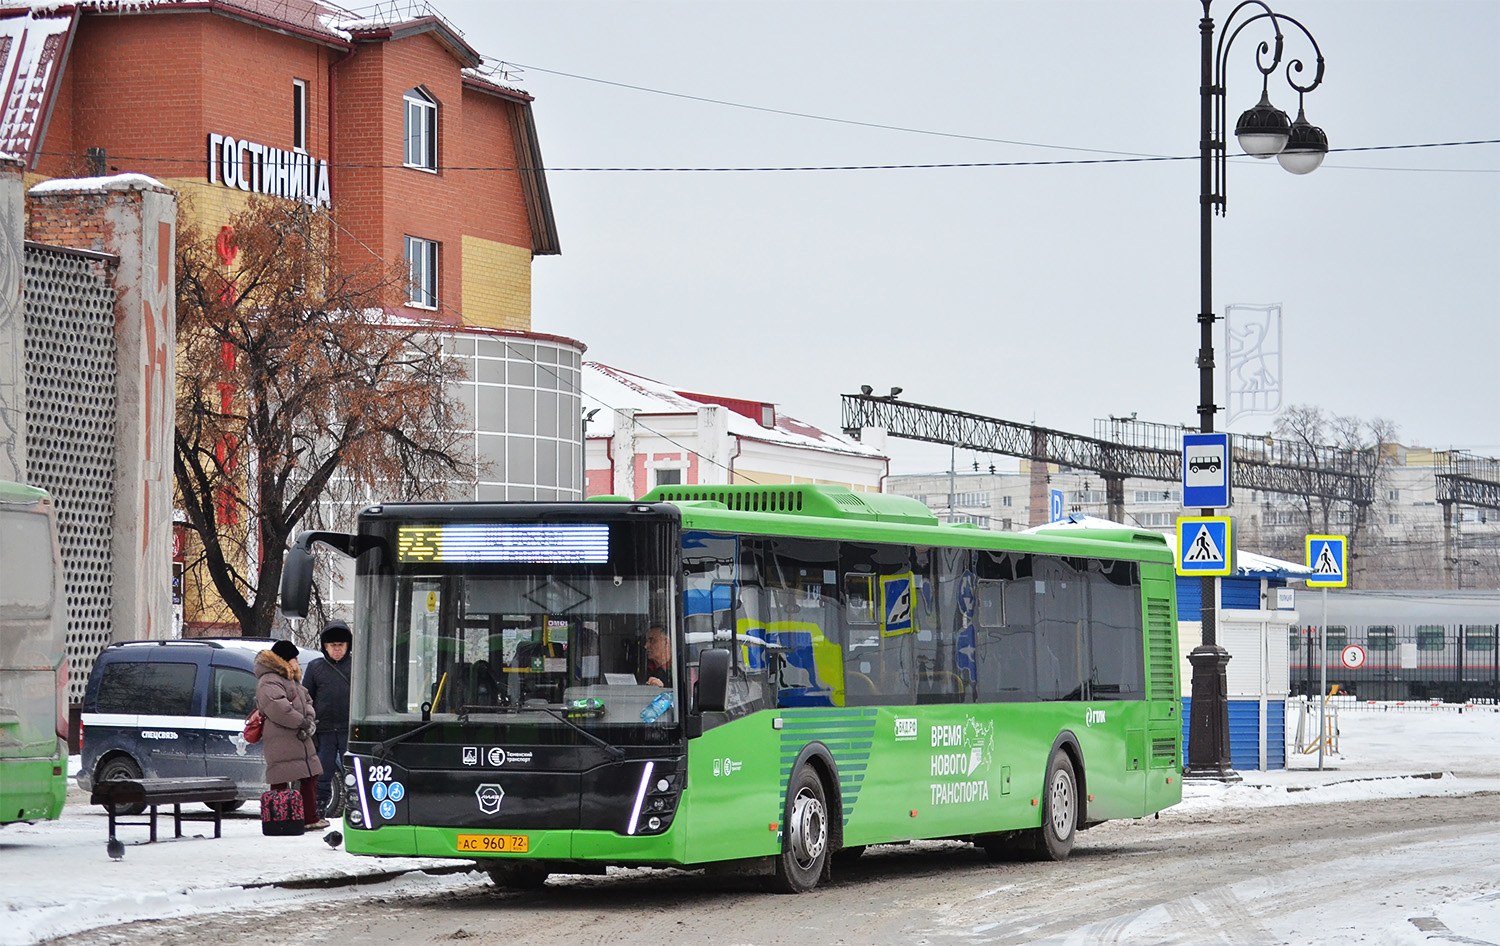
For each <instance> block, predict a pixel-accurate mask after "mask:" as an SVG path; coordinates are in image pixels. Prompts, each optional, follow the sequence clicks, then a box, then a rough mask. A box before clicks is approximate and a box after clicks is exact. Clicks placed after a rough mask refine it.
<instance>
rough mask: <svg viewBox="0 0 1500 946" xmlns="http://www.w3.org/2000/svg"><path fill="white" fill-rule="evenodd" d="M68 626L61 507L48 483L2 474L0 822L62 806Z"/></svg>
mask: <svg viewBox="0 0 1500 946" xmlns="http://www.w3.org/2000/svg"><path fill="white" fill-rule="evenodd" d="M67 632H68V602H67V598H66V597H64V594H63V565H62V553H61V550H60V546H59V544H58V533H57V511H56V507H54V506H53V504H52V498H51V497H50V496H49V495H48V494H47V493H46V492H45V491H43V490H40V489H36V488H34V487H31V486H23V485H21V484H19V483H11V482H7V481H0V825H6V824H14V823H16V822H29V821H44V820H50V819H53V818H56V817H58V815H60V814H62V809H63V799H64V797H65V796H66V795H67V791H68V772H67V769H68V747H67V733H68V660H67V656H66V645H67Z"/></svg>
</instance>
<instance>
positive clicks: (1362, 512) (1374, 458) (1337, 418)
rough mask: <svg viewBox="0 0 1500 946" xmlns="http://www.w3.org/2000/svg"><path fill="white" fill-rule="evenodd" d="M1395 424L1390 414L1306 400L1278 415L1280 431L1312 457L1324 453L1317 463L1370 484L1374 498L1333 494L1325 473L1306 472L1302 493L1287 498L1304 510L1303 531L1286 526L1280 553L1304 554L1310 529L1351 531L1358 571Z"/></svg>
mask: <svg viewBox="0 0 1500 946" xmlns="http://www.w3.org/2000/svg"><path fill="white" fill-rule="evenodd" d="M1396 434H1397V427H1396V424H1395V423H1394V422H1392V421H1390V420H1387V419H1385V418H1379V417H1377V418H1373V419H1371V420H1364V419H1362V418H1360V417H1355V416H1352V415H1342V414H1331V413H1326V412H1325V411H1324V410H1323V409H1322V408H1321V407H1316V406H1313V405H1307V404H1301V405H1291V406H1289V407H1287V408H1286V409H1285V410H1283V411H1282V412H1281V414H1280V415H1279V416H1278V417H1277V418H1276V435H1277V436H1278V437H1279V438H1281V439H1283V440H1288V441H1291V442H1292V443H1295V444H1297V445H1298V446H1299V447H1300V448H1302V449H1303V450H1305V452H1306V455H1307V456H1308V457H1319V458H1321V460H1320V462H1318V463H1316V464H1313V465H1314V466H1316V467H1317V468H1319V469H1324V470H1331V469H1342V470H1344V471H1345V472H1347V473H1351V474H1353V475H1354V476H1356V477H1358V478H1360V479H1362V480H1363V481H1364V482H1365V483H1367V484H1368V488H1369V494H1368V496H1369V501H1366V502H1351V501H1349V500H1334V499H1331V498H1329V497H1328V493H1329V492H1330V491H1331V490H1329V489H1327V488H1326V487H1325V485H1324V484H1321V483H1319V482H1317V478H1318V477H1319V476H1320V475H1323V474H1320V473H1311V472H1310V473H1307V474H1305V479H1306V482H1305V483H1304V489H1303V491H1302V492H1301V493H1300V494H1297V495H1293V496H1290V497H1288V498H1287V500H1286V502H1287V503H1289V504H1291V505H1292V506H1293V507H1295V508H1296V509H1297V510H1298V512H1299V513H1300V515H1299V517H1298V518H1299V519H1300V520H1301V521H1300V522H1299V523H1298V525H1299V527H1300V529H1301V530H1302V532H1301V533H1297V534H1293V533H1291V532H1282V533H1281V534H1278V535H1277V536H1276V539H1275V542H1276V545H1277V547H1278V548H1279V549H1280V550H1281V554H1283V555H1286V556H1287V557H1289V558H1291V557H1294V556H1296V557H1300V556H1301V554H1302V551H1303V549H1302V537H1303V534H1305V533H1329V532H1336V533H1341V534H1347V535H1348V536H1349V540H1350V546H1351V551H1352V554H1353V559H1354V560H1353V561H1351V563H1350V571H1351V573H1353V572H1354V571H1355V570H1356V568H1357V563H1358V561H1359V559H1360V557H1361V554H1362V553H1361V551H1360V550H1361V549H1362V548H1364V547H1365V545H1366V540H1368V539H1369V538H1370V530H1369V528H1368V526H1369V515H1370V509H1371V505H1372V503H1373V500H1374V499H1375V498H1376V497H1378V496H1380V495H1381V488H1382V484H1383V482H1384V479H1385V477H1384V475H1383V471H1384V469H1385V462H1384V459H1385V458H1384V454H1383V452H1382V450H1383V448H1384V447H1385V446H1387V445H1391V444H1394V443H1395V440H1396Z"/></svg>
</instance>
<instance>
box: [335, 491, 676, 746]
mask: <svg viewBox="0 0 1500 946" xmlns="http://www.w3.org/2000/svg"><path fill="white" fill-rule="evenodd" d="M420 528H422V527H413V526H406V525H399V524H398V525H394V526H392V527H391V528H390V531H391V532H393V533H394V535H393V536H392V538H394V539H395V542H394V543H393V546H394V547H395V548H396V549H397V553H396V555H395V556H394V557H395V559H396V561H395V563H394V569H393V570H390V571H388V572H387V573H386V574H381V575H378V576H372V577H373V578H374V580H372V581H367V582H365V583H364V592H365V593H366V594H367V595H368V596H369V598H368V610H367V611H366V613H367V614H370V615H372V616H373V617H374V620H373V621H371V622H370V624H369V627H368V633H369V644H368V646H367V653H366V661H367V664H366V665H367V666H368V667H369V669H370V673H368V674H367V675H366V677H365V680H366V683H365V686H364V687H362V688H361V689H362V692H360V693H357V694H355V697H354V699H355V702H354V704H353V709H354V712H355V716H356V717H357V718H362V719H364V720H365V721H366V722H375V721H379V720H381V719H384V720H387V721H398V720H402V719H405V720H412V719H413V718H419V717H420V715H421V714H423V713H424V712H425V713H430V714H431V715H432V716H433V717H441V716H443V715H445V714H451V715H452V716H455V717H456V716H459V715H465V716H475V715H485V714H495V715H498V714H506V713H516V712H524V711H527V710H547V711H549V712H548V713H532V714H530V715H529V716H528V718H527V724H528V725H532V724H535V725H541V726H546V725H556V726H560V727H561V726H566V723H567V721H573V722H577V723H581V724H583V725H589V726H592V725H616V724H621V725H633V726H637V727H638V726H641V725H642V724H643V723H654V724H657V725H659V726H664V725H671V724H674V723H675V722H676V721H677V719H678V712H679V710H680V708H681V700H680V699H679V697H678V694H679V692H680V689H679V684H680V682H681V681H680V680H678V679H677V674H675V673H674V670H675V668H676V664H677V663H678V662H677V661H676V660H675V659H674V655H675V654H676V653H677V650H678V647H677V632H676V623H677V622H676V618H675V613H674V611H673V602H674V600H675V598H676V595H675V593H674V589H675V582H674V581H673V580H672V579H671V578H670V577H669V574H670V571H671V565H670V563H671V560H672V546H671V545H670V542H669V533H670V530H669V529H668V527H667V524H666V523H664V522H661V521H655V522H642V523H627V522H601V523H593V524H578V523H571V524H567V525H561V526H556V527H555V528H556V529H558V530H567V529H572V530H574V531H572V532H559V533H557V534H553V533H548V535H547V536H546V539H545V541H550V542H564V543H567V542H574V541H579V542H587V541H590V540H589V539H588V536H589V535H592V536H594V537H595V539H597V551H589V550H588V549H587V548H584V549H583V551H581V552H579V553H578V554H572V553H571V552H570V553H569V554H562V553H558V552H557V550H556V545H553V546H548V547H545V548H544V547H543V546H532V547H530V548H528V549H519V548H513V549H510V550H509V551H504V552H496V543H499V544H502V545H503V544H505V543H512V542H518V541H527V542H536V541H538V539H537V535H536V533H537V531H538V530H544V529H549V528H553V527H550V526H542V525H538V524H534V523H531V524H525V523H510V524H465V525H452V524H449V525H446V526H443V527H434V528H440V529H441V530H442V531H443V541H442V544H441V545H440V546H439V545H436V544H435V545H434V546H433V547H434V548H441V551H438V552H432V551H430V550H429V551H421V550H417V551H413V549H414V548H415V546H414V545H413V540H412V536H413V534H414V530H416V529H420ZM578 530H593V531H592V532H591V533H590V532H588V531H578ZM580 536H582V537H583V538H579V537H580ZM463 543H468V545H467V546H465V545H464V544H463ZM564 558H568V559H575V560H567V561H564V560H555V559H564ZM579 558H582V559H584V560H581V561H580V560H576V559H579ZM388 559H389V557H387V560H388ZM516 559H523V560H520V561H518V560H516ZM524 559H533V560H530V561H527V560H524ZM663 693H666V694H669V695H670V696H669V697H668V700H657V702H656V704H655V705H654V706H653V708H652V711H649V712H648V716H650V718H649V719H644V718H643V717H642V711H643V710H646V709H647V707H648V705H649V704H652V701H653V700H656V699H657V698H658V697H660V696H661V695H662V694H663ZM668 701H670V705H664V704H666V703H667V702H668ZM556 712H561V713H564V714H565V719H557V718H555V717H552V716H551V713H556ZM549 718H550V722H549Z"/></svg>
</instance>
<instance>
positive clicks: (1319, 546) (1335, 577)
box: [1307, 535, 1349, 588]
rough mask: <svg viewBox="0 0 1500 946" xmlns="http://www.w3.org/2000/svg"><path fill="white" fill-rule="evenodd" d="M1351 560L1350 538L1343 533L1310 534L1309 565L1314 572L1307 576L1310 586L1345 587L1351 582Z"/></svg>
mask: <svg viewBox="0 0 1500 946" xmlns="http://www.w3.org/2000/svg"><path fill="white" fill-rule="evenodd" d="M1348 561H1349V539H1348V538H1347V537H1345V536H1342V535H1310V536H1308V537H1307V567H1308V568H1311V569H1312V574H1311V575H1308V576H1307V587H1309V588H1343V587H1344V586H1346V585H1348V584H1349V573H1348V571H1347V568H1346V566H1347V564H1348Z"/></svg>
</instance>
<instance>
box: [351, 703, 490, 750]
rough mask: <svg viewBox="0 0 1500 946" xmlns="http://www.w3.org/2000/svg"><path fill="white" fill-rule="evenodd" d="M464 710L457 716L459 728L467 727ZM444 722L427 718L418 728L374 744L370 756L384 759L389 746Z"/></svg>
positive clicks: (466, 708) (466, 717) (465, 708)
mask: <svg viewBox="0 0 1500 946" xmlns="http://www.w3.org/2000/svg"><path fill="white" fill-rule="evenodd" d="M424 705H425V704H424ZM464 710H465V711H464V712H462V713H459V714H458V718H457V720H456V722H457V723H458V724H459V725H460V726H467V725H469V714H468V712H467V711H468V707H467V706H466V707H464ZM444 722H447V720H442V719H430V718H429V719H427V720H426V721H424V722H423V723H422V725H420V726H418V727H417V728H415V729H408V730H407V731H406V732H403V733H397V734H396V735H394V736H392V737H391V738H389V739H387V740H385V741H384V742H377V743H376V744H375V748H374V749H371V750H370V754H371V755H373V756H374V757H375V758H377V759H383V758H385V756H386V753H388V752H390V750H391V746H394V745H395V744H396V743H398V742H405V741H406V740H408V739H410V738H411V737H413V736H415V735H416V734H417V733H422V732H426V731H427V730H429V729H431V728H432V727H434V726H436V725H438V724H440V723H444Z"/></svg>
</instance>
